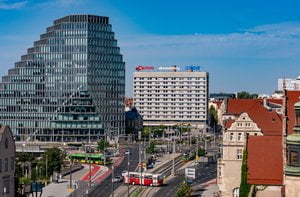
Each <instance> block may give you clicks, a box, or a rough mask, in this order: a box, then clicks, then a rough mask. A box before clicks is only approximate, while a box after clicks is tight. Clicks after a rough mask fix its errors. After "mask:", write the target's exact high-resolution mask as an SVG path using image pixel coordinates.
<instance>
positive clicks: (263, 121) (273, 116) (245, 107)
mask: <svg viewBox="0 0 300 197" xmlns="http://www.w3.org/2000/svg"><path fill="white" fill-rule="evenodd" d="M227 106H228V107H227V113H228V114H235V115H239V114H241V113H243V112H246V113H247V114H248V115H249V116H250V118H251V119H252V120H253V121H254V122H255V123H256V124H257V126H258V127H259V128H260V129H261V130H262V132H263V133H264V135H281V133H282V120H281V116H280V115H278V114H277V113H276V112H273V111H269V110H268V109H267V108H265V107H264V106H263V102H262V99H229V100H228V103H227Z"/></svg>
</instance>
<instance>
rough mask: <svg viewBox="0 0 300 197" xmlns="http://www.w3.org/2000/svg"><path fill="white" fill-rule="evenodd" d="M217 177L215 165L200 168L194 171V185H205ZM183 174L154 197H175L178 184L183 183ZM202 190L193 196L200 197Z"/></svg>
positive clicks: (172, 180)
mask: <svg viewBox="0 0 300 197" xmlns="http://www.w3.org/2000/svg"><path fill="white" fill-rule="evenodd" d="M216 177H217V164H210V165H209V166H208V167H201V168H199V169H197V170H196V180H194V183H193V184H192V186H194V185H199V184H202V183H205V182H207V181H209V180H211V179H213V178H216ZM184 179H185V176H184V174H182V175H178V176H175V177H174V178H173V179H171V180H170V181H169V182H168V184H167V185H165V186H163V187H162V188H161V189H160V190H159V191H158V192H157V194H156V195H155V197H173V196H175V194H176V192H177V190H178V188H179V186H180V184H181V183H182V182H183V181H184ZM202 192H203V190H199V191H195V195H193V196H201V194H202Z"/></svg>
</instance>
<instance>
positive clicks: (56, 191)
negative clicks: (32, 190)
mask: <svg viewBox="0 0 300 197" xmlns="http://www.w3.org/2000/svg"><path fill="white" fill-rule="evenodd" d="M74 184H75V182H74V181H73V182H72V185H73V186H74ZM69 185H70V180H67V179H60V180H59V183H50V184H49V185H48V186H46V187H44V188H43V194H42V197H63V196H67V195H69V191H68V187H69ZM76 187H77V186H76Z"/></svg>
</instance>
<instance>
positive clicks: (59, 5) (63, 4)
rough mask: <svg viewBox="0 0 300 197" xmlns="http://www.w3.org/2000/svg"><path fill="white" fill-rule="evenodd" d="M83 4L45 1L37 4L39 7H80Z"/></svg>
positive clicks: (71, 0)
mask: <svg viewBox="0 0 300 197" xmlns="http://www.w3.org/2000/svg"><path fill="white" fill-rule="evenodd" d="M82 3H83V0H45V1H44V2H42V3H39V4H37V6H40V7H49V6H51V7H69V6H75V5H80V4H82Z"/></svg>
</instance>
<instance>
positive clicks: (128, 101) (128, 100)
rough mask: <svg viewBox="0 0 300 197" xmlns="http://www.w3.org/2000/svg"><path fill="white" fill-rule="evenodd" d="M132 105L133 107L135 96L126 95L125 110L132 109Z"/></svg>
mask: <svg viewBox="0 0 300 197" xmlns="http://www.w3.org/2000/svg"><path fill="white" fill-rule="evenodd" d="M132 107H133V98H132V97H125V112H126V111H130V110H131V108H132Z"/></svg>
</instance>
